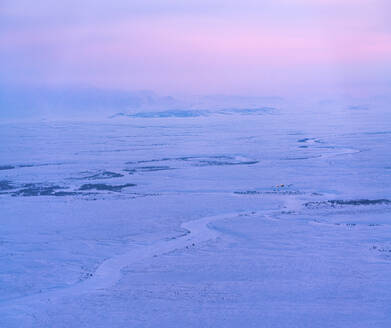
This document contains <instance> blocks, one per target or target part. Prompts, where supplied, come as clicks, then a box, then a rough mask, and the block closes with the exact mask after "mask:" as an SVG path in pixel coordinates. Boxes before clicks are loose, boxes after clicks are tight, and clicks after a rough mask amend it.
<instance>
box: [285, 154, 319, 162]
mask: <svg viewBox="0 0 391 328" xmlns="http://www.w3.org/2000/svg"><path fill="white" fill-rule="evenodd" d="M319 157H322V156H321V155H317V156H303V157H286V158H281V159H282V160H283V161H300V160H305V159H312V158H319Z"/></svg>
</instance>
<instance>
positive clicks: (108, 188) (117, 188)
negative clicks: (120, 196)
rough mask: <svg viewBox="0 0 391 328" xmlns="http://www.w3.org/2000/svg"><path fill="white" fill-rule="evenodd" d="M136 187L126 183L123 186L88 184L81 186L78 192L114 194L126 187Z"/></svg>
mask: <svg viewBox="0 0 391 328" xmlns="http://www.w3.org/2000/svg"><path fill="white" fill-rule="evenodd" d="M134 186H136V185H135V184H134V183H127V184H123V185H117V186H113V185H107V184H104V183H88V184H83V185H82V186H81V187H80V188H79V190H99V191H115V192H121V191H122V189H124V188H128V187H134Z"/></svg>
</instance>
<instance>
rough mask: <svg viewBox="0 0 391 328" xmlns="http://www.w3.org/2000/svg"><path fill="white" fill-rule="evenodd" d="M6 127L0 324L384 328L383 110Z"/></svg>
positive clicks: (158, 115)
mask: <svg viewBox="0 0 391 328" xmlns="http://www.w3.org/2000/svg"><path fill="white" fill-rule="evenodd" d="M355 108H356V107H351V108H348V107H347V108H345V107H343V106H341V107H338V106H333V107H331V106H330V107H327V106H323V107H320V108H319V109H316V110H315V109H313V108H312V109H310V108H301V109H300V111H289V110H287V109H278V108H276V109H273V108H260V109H252V110H244V109H242V110H225V111H222V110H219V111H211V110H210V111H206V110H205V111H194V112H193V111H191V110H189V111H184V112H181V111H164V112H151V113H143V114H142V115H137V114H134V115H130V116H127V115H117V116H113V118H111V119H107V120H105V121H102V122H90V123H86V122H39V123H8V124H6V123H1V124H0V140H1V142H0V247H1V248H0V250H1V252H0V327H1V328H24V327H39V328H44V327H55V328H57V327H64V328H65V327H66V328H69V327H93V328H97V327H110V328H117V327H118V328H119V327H121V328H122V327H181V328H184V327H224V328H226V327H261V328H263V327H266V328H267V327H273V328H274V327H278V328H284V327H289V328H291V327H299V328H302V327H303V328H304V327H311V328H317V327H325V328H332V327H338V328H339V327H341V328H342V327H343V328H345V327H354V328H361V327H362V328H369V327H370V328H373V327H384V328H386V327H391V215H390V214H391V152H390V150H391V149H390V145H391V113H390V111H389V110H386V109H384V110H380V109H379V108H371V107H369V108H368V109H365V110H355Z"/></svg>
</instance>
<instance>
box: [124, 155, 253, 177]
mask: <svg viewBox="0 0 391 328" xmlns="http://www.w3.org/2000/svg"><path fill="white" fill-rule="evenodd" d="M167 161H181V162H189V163H190V165H192V166H200V167H203V166H229V165H253V164H257V163H259V161H256V160H248V159H244V158H242V159H241V158H238V157H235V156H227V155H216V156H181V157H164V158H161V159H150V160H140V161H133V162H127V163H126V164H133V165H138V164H146V163H157V162H167ZM172 169H173V168H172V167H169V166H166V165H165V166H144V167H139V168H137V167H136V168H133V169H126V170H125V171H127V172H129V173H130V174H133V173H135V172H137V171H143V172H146V171H160V170H172Z"/></svg>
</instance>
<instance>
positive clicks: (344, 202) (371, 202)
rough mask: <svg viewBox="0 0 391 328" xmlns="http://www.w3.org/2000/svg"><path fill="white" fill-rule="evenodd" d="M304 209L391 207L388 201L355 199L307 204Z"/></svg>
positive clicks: (390, 202)
mask: <svg viewBox="0 0 391 328" xmlns="http://www.w3.org/2000/svg"><path fill="white" fill-rule="evenodd" d="M304 205H305V207H307V208H310V209H316V208H330V207H331V208H335V207H342V206H360V205H362V206H369V205H391V201H390V200H388V199H373V200H371V199H357V200H339V199H337V200H328V201H322V202H308V203H306V204H304Z"/></svg>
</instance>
